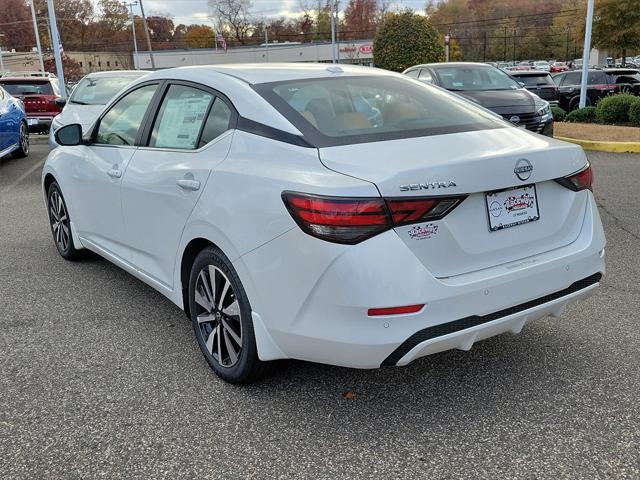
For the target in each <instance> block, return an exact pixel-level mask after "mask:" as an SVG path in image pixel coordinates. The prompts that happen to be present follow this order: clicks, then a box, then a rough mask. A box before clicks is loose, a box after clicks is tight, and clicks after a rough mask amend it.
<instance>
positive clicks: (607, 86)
mask: <svg viewBox="0 0 640 480" xmlns="http://www.w3.org/2000/svg"><path fill="white" fill-rule="evenodd" d="M592 88H594V89H595V90H600V91H604V90H613V89H615V88H616V85H615V84H613V85H611V84H607V83H605V84H598V85H593V86H592Z"/></svg>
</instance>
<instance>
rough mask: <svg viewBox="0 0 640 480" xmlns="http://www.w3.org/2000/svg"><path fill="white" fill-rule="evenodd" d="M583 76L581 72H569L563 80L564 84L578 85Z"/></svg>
mask: <svg viewBox="0 0 640 480" xmlns="http://www.w3.org/2000/svg"><path fill="white" fill-rule="evenodd" d="M581 78H582V74H581V73H580V72H569V73H567V75H566V76H565V77H564V80H563V81H562V85H578V84H579V83H580V79H581Z"/></svg>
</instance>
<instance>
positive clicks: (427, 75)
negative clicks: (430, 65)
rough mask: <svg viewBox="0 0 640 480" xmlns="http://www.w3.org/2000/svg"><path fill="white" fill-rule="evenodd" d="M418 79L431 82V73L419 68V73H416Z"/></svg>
mask: <svg viewBox="0 0 640 480" xmlns="http://www.w3.org/2000/svg"><path fill="white" fill-rule="evenodd" d="M418 80H421V81H423V82H427V83H433V77H432V76H431V73H430V72H429V70H420V75H418Z"/></svg>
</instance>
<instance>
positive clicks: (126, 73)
mask: <svg viewBox="0 0 640 480" xmlns="http://www.w3.org/2000/svg"><path fill="white" fill-rule="evenodd" d="M148 73H149V70H107V71H104V72H93V73H89V74H87V75H86V76H85V78H87V77H89V78H98V77H107V78H109V77H131V78H138V77H141V76H143V75H147V74H148Z"/></svg>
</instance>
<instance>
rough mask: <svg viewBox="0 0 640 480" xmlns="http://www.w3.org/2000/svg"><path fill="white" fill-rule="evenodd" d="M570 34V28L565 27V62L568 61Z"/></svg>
mask: <svg viewBox="0 0 640 480" xmlns="http://www.w3.org/2000/svg"><path fill="white" fill-rule="evenodd" d="M570 35H571V29H570V28H569V27H567V51H566V54H565V59H566V61H567V62H568V61H569V36H570Z"/></svg>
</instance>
